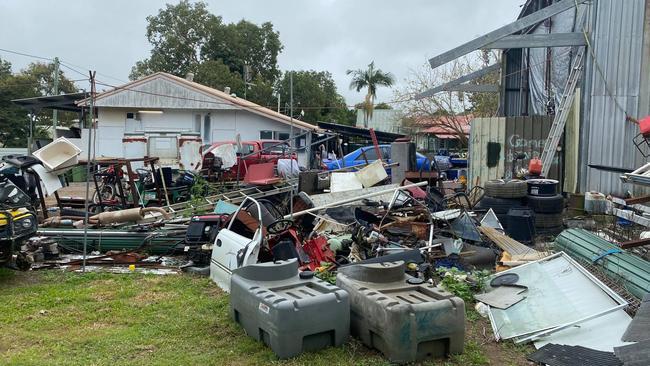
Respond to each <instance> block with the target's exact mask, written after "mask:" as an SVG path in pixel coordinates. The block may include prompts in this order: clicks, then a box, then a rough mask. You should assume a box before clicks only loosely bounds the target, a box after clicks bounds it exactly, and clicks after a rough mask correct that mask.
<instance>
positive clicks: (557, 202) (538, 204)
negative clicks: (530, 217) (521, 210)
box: [528, 194, 564, 214]
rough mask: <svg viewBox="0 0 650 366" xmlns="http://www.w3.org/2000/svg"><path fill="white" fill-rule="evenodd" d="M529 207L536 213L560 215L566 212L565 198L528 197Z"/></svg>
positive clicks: (559, 195)
mask: <svg viewBox="0 0 650 366" xmlns="http://www.w3.org/2000/svg"><path fill="white" fill-rule="evenodd" d="M528 207H530V208H531V209H532V210H533V211H535V213H541V214H558V213H562V211H564V197H562V195H561V194H556V195H555V196H528Z"/></svg>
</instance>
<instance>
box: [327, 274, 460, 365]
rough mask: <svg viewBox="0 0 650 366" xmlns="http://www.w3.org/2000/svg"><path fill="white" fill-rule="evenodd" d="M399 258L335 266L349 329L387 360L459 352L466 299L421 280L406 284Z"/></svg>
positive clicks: (409, 359) (401, 360)
mask: <svg viewBox="0 0 650 366" xmlns="http://www.w3.org/2000/svg"><path fill="white" fill-rule="evenodd" d="M404 269H405V265H404V262H402V261H399V262H388V263H373V264H359V265H352V266H347V267H343V268H340V269H339V272H338V275H337V276H336V284H337V285H338V286H339V287H340V288H341V289H343V290H345V291H347V292H348V293H349V295H350V308H351V318H350V322H351V324H350V326H351V330H352V335H354V336H356V337H358V338H359V339H361V341H362V342H363V343H364V344H365V345H367V346H369V347H372V348H376V349H378V350H379V351H381V352H382V353H383V354H384V355H385V356H386V357H387V358H388V359H389V360H390V361H392V362H396V363H407V362H414V361H418V360H422V359H425V358H428V357H443V356H445V355H448V354H459V353H462V352H463V344H464V341H465V303H464V302H463V300H462V299H460V298H458V297H455V296H453V295H452V294H450V293H448V292H446V291H443V290H439V289H437V288H435V287H434V286H432V285H428V284H426V283H424V284H419V285H411V284H409V283H407V280H408V279H409V278H412V277H410V276H408V275H406V274H405V273H404Z"/></svg>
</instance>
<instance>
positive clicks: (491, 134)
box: [469, 117, 506, 186]
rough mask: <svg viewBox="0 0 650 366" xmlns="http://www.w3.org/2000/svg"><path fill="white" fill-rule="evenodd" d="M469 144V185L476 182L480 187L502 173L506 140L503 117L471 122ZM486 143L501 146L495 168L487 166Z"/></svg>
mask: <svg viewBox="0 0 650 366" xmlns="http://www.w3.org/2000/svg"><path fill="white" fill-rule="evenodd" d="M471 125H472V128H471V130H470V142H469V183H470V186H474V183H476V182H477V179H478V185H479V186H482V185H483V184H484V183H485V182H487V181H488V180H490V179H498V178H501V177H502V176H503V172H504V156H505V152H504V148H503V144H504V142H505V139H506V119H505V117H492V118H475V119H473V120H472V122H471ZM488 142H497V143H500V144H502V145H501V154H500V156H499V163H498V164H497V166H495V167H492V168H488V166H487V146H488Z"/></svg>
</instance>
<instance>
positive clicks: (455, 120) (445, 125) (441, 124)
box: [420, 116, 473, 138]
mask: <svg viewBox="0 0 650 366" xmlns="http://www.w3.org/2000/svg"><path fill="white" fill-rule="evenodd" d="M472 119H473V117H472V116H455V117H446V116H444V117H439V118H436V119H432V118H429V119H428V122H429V123H430V124H428V126H430V127H428V128H425V129H423V130H421V131H420V133H432V134H435V135H436V136H438V137H440V136H439V135H456V134H457V132H456V131H457V129H455V128H451V127H449V125H450V124H453V125H454V126H458V127H459V128H461V129H462V130H463V132H464V133H465V135H469V130H470V121H471V120H472ZM441 138H443V137H441Z"/></svg>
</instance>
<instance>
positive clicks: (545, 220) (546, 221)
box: [535, 213, 564, 229]
mask: <svg viewBox="0 0 650 366" xmlns="http://www.w3.org/2000/svg"><path fill="white" fill-rule="evenodd" d="M563 225H564V221H563V220H562V214H557V213H556V214H543V213H538V214H535V227H536V228H542V229H553V228H558V227H562V226H563Z"/></svg>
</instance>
